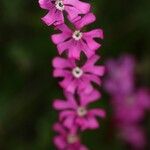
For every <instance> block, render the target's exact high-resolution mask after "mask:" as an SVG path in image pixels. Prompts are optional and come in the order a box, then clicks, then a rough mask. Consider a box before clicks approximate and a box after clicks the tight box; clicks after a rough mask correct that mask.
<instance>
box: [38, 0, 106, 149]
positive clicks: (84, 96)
mask: <svg viewBox="0 0 150 150" xmlns="http://www.w3.org/2000/svg"><path fill="white" fill-rule="evenodd" d="M39 5H40V7H41V8H42V9H45V10H47V14H46V15H45V16H44V17H43V18H42V21H43V22H44V23H45V24H46V25H47V26H53V27H54V29H55V30H56V31H58V33H56V34H54V35H52V36H51V39H52V41H53V43H54V44H55V45H56V46H57V50H58V53H59V56H58V57H56V58H54V60H53V67H54V71H53V76H54V77H57V78H61V79H62V80H61V81H60V82H59V85H60V86H61V87H62V88H63V93H64V95H65V99H64V100H62V99H56V100H54V103H53V107H54V108H55V109H56V110H58V111H59V121H58V123H56V124H55V125H54V130H55V131H56V132H58V136H56V137H55V138H54V143H55V145H56V147H57V148H58V149H60V150H87V148H86V147H85V146H83V145H82V144H81V138H80V136H79V134H80V133H81V132H82V131H84V130H87V129H96V128H98V127H99V122H98V120H97V117H99V118H104V117H105V111H104V110H103V109H101V108H93V109H92V108H90V107H89V105H90V104H91V103H92V102H95V101H97V100H99V99H100V98H101V94H100V92H98V91H97V90H96V89H95V88H94V84H97V85H99V86H100V85H101V77H102V76H103V74H104V70H105V69H104V66H100V65H97V64H96V63H97V61H98V60H99V56H98V55H97V54H96V50H98V49H99V48H100V47H101V44H100V43H99V42H97V41H96V39H103V31H102V29H94V30H90V31H86V26H87V25H89V24H91V23H93V22H94V21H95V20H96V17H95V15H94V14H93V13H91V6H90V4H89V3H86V2H83V1H80V0H39ZM67 23H68V25H67Z"/></svg>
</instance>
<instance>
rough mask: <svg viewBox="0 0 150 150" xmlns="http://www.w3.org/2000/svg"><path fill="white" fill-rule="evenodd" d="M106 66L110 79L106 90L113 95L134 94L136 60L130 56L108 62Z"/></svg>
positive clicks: (108, 78) (106, 83) (106, 84)
mask: <svg viewBox="0 0 150 150" xmlns="http://www.w3.org/2000/svg"><path fill="white" fill-rule="evenodd" d="M106 66H107V72H108V77H107V79H106V82H105V89H106V90H107V91H108V92H109V93H110V94H111V95H117V94H126V93H127V94H129V93H132V92H133V90H134V69H135V68H134V67H135V60H134V58H133V57H132V56H130V55H124V56H122V57H120V58H119V59H118V60H113V59H110V60H108V61H107V63H106Z"/></svg>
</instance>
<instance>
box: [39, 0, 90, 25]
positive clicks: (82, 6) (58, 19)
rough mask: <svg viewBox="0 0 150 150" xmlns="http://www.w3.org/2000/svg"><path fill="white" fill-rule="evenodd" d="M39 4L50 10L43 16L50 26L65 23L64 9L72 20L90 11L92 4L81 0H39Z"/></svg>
mask: <svg viewBox="0 0 150 150" xmlns="http://www.w3.org/2000/svg"><path fill="white" fill-rule="evenodd" d="M39 4H40V7H41V8H42V9H46V10H48V13H47V15H46V16H44V17H43V18H42V20H43V21H44V22H45V23H46V24H47V25H48V26H50V25H52V24H54V25H59V24H62V23H64V11H65V12H67V14H68V19H69V20H71V21H72V20H74V19H76V18H78V17H79V15H81V14H86V13H88V12H89V11H90V5H89V4H88V3H85V2H81V1H80V0H39Z"/></svg>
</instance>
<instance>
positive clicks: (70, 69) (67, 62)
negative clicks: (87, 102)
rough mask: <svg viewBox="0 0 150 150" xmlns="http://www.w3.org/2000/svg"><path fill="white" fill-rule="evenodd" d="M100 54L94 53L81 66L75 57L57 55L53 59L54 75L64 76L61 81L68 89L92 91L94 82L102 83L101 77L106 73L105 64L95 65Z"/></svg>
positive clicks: (72, 90) (62, 85)
mask: <svg viewBox="0 0 150 150" xmlns="http://www.w3.org/2000/svg"><path fill="white" fill-rule="evenodd" d="M98 59H99V56H97V55H94V56H92V57H91V58H90V59H88V60H87V61H86V63H85V64H84V65H83V66H81V67H79V66H78V65H77V62H76V61H75V59H65V58H61V57H56V58H55V59H54V60H53V66H54V68H55V69H54V73H53V74H54V77H62V78H63V80H62V81H61V82H60V83H59V84H60V86H61V87H62V88H64V89H65V90H66V91H68V92H71V93H75V91H77V92H78V93H80V92H84V93H90V92H91V91H92V90H93V86H92V82H94V83H96V84H98V85H100V84H101V80H100V77H101V76H103V74H104V66H98V65H95V63H96V62H97V60H98Z"/></svg>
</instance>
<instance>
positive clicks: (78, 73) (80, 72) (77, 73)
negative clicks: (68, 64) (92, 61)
mask: <svg viewBox="0 0 150 150" xmlns="http://www.w3.org/2000/svg"><path fill="white" fill-rule="evenodd" d="M72 74H73V76H74V77H76V78H80V77H81V76H82V75H83V70H82V69H80V68H79V67H75V68H74V69H73V70H72Z"/></svg>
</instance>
